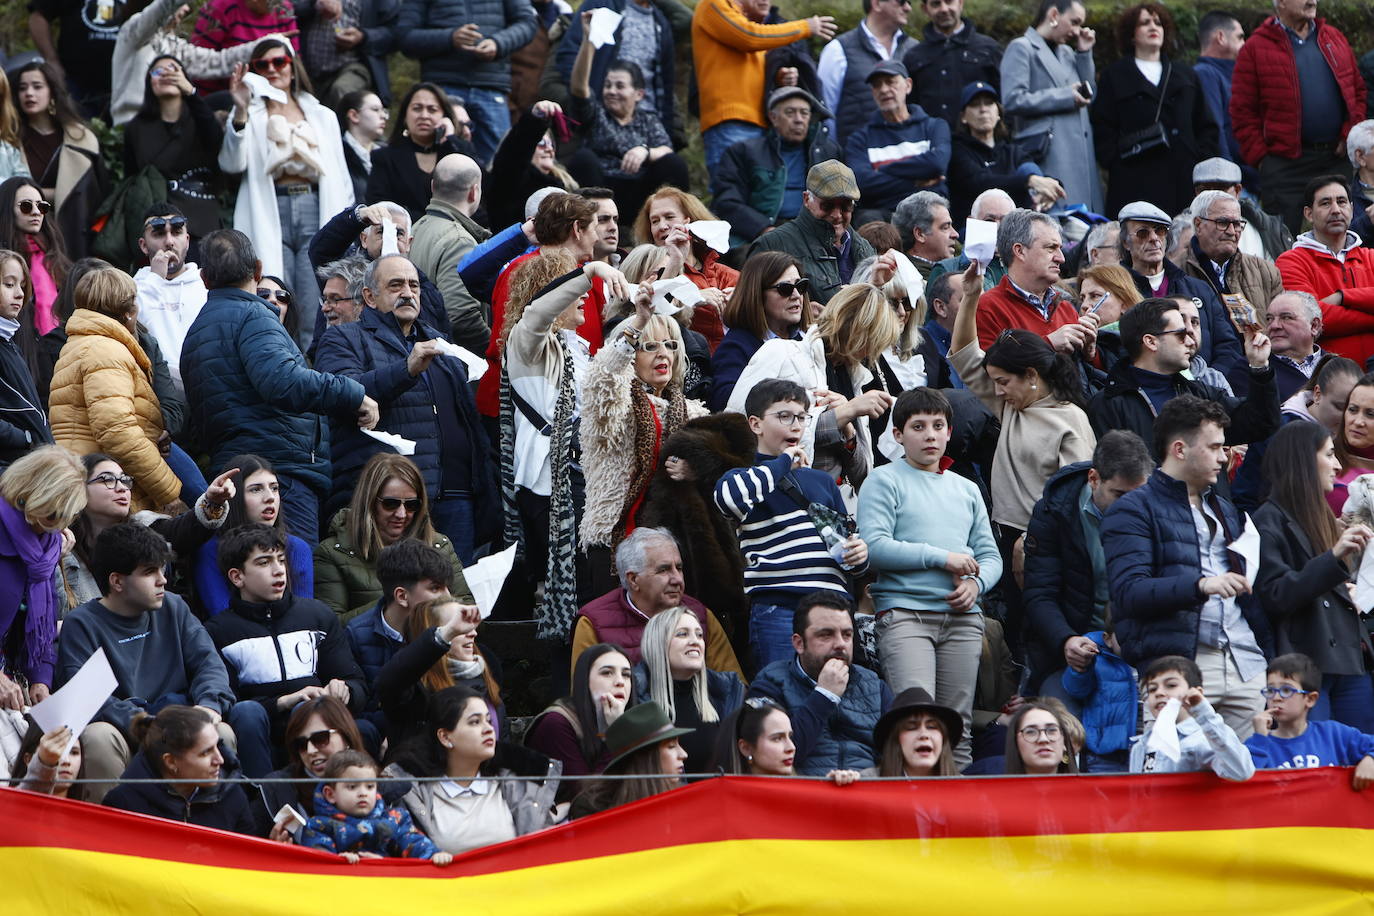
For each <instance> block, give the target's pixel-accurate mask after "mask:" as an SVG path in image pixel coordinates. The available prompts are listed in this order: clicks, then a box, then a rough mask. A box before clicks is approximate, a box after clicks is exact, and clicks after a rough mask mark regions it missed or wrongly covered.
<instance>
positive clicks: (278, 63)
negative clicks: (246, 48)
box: [253, 54, 291, 73]
mask: <svg viewBox="0 0 1374 916" xmlns="http://www.w3.org/2000/svg"><path fill="white" fill-rule="evenodd" d="M289 66H291V58H290V57H287V56H286V55H285V54H283V55H281V56H280V57H259V58H258V59H257V60H255V61H253V72H254V73H267V72H268V71H270V70H285V69H286V68H287V67H289Z"/></svg>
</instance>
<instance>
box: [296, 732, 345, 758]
mask: <svg viewBox="0 0 1374 916" xmlns="http://www.w3.org/2000/svg"><path fill="white" fill-rule="evenodd" d="M338 733H339V730H338V729H337V728H322V729H320V730H319V731H317V732H311V733H310V734H308V735H297V736H296V737H294V738H292V739H291V750H293V751H295V752H296V753H297V754H299V753H300V752H301V751H303V750H305V746H306V745H307V744H313V745H315V749H316V750H324V747H325V745H327V744H328V743H329V739H330V738H331V737H333V736H334V735H337V734H338Z"/></svg>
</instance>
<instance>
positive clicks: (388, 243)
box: [381, 219, 401, 258]
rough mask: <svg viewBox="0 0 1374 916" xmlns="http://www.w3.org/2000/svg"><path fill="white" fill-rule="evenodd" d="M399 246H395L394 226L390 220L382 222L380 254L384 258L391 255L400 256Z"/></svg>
mask: <svg viewBox="0 0 1374 916" xmlns="http://www.w3.org/2000/svg"><path fill="white" fill-rule="evenodd" d="M400 253H401V249H400V246H398V245H397V244H396V224H395V223H394V222H392V221H391V220H390V219H384V220H382V254H381V256H382V257H384V258H386V257H390V256H391V255H393V254H400Z"/></svg>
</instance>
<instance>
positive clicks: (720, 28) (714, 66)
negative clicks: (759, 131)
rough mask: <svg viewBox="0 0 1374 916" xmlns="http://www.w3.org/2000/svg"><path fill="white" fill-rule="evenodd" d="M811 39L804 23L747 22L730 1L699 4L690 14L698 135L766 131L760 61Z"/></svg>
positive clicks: (716, 0) (705, 0)
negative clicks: (742, 126) (729, 125)
mask: <svg viewBox="0 0 1374 916" xmlns="http://www.w3.org/2000/svg"><path fill="white" fill-rule="evenodd" d="M810 37H811V26H810V25H808V24H807V22H806V20H805V19H797V20H795V21H793V22H780V23H778V24H776V25H762V24H761V23H757V22H754V21H752V20H750V19H747V18H745V15H744V14H743V13H742V12H740V9H739V7H737V6H736V5H735V3H734V0H700V2H698V3H697V8H696V10H695V12H693V13H692V59H693V62H694V63H695V64H696V70H697V89H698V92H699V93H700V99H701V102H700V104H701V129H702V130H703V131H706V130H709V129H710V128H712V127H715V126H716V125H717V124H719V123H721V122H722V121H747V122H748V123H750V124H757V125H758V126H759V127H767V126H768V122H767V121H766V120H764V117H763V97H764V91H765V87H764V85H763V76H764V56H765V54H766V52H767V51H768V50H769V49H771V48H781V47H782V46H784V45H790V44H791V43H792V42H794V41H798V40H799V39H802V38H810Z"/></svg>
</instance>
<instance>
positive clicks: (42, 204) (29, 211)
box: [19, 200, 52, 216]
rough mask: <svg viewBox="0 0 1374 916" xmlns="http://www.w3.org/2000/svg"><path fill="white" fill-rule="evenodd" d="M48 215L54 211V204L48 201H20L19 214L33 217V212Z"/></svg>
mask: <svg viewBox="0 0 1374 916" xmlns="http://www.w3.org/2000/svg"><path fill="white" fill-rule="evenodd" d="M35 210H37V211H38V212H39V213H45V214H46V213H48V212H50V211H51V210H52V204H50V203H48V202H47V201H46V200H21V201H19V212H20V213H23V214H24V215H25V216H33V212H34V211H35Z"/></svg>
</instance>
